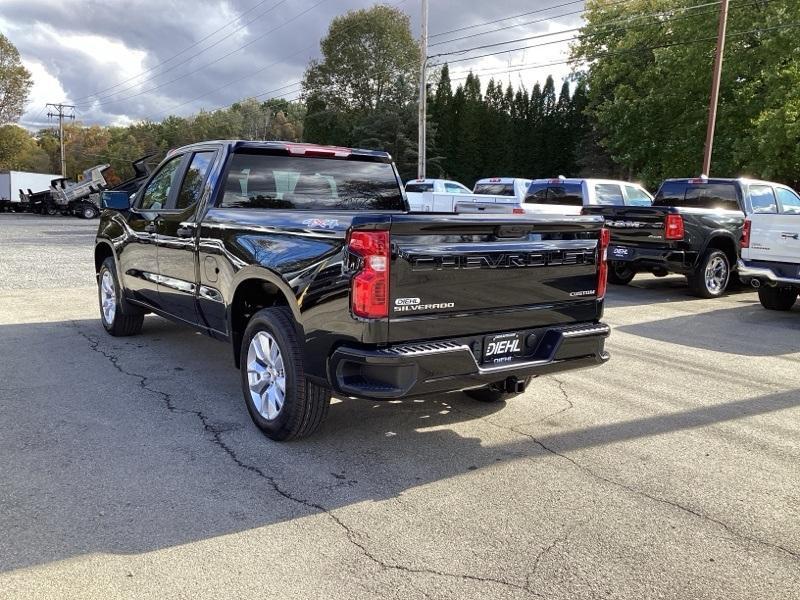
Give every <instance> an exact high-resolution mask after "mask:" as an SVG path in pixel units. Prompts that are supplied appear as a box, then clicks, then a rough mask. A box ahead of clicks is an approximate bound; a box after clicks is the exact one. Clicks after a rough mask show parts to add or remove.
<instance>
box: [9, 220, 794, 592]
mask: <svg viewBox="0 0 800 600" xmlns="http://www.w3.org/2000/svg"><path fill="white" fill-rule="evenodd" d="M96 223H97V221H89V222H87V221H82V220H79V219H73V218H66V217H50V218H42V217H34V216H25V215H0V348H2V354H1V356H2V362H0V457H2V461H1V462H0V531H2V532H3V534H2V535H0V597H2V598H48V599H49V598H199V597H203V598H205V597H208V598H256V597H258V598H274V597H282V598H326V599H331V598H343V599H344V598H346V599H354V598H403V599H406V598H408V599H411V598H457V599H467V598H529V597H537V598H538V597H541V598H564V599H575V598H626V599H628V598H676V599H677V598H680V599H687V598H691V599H698V598H715V599H716V598H724V599H726V600H731V599H736V598H742V599H744V598H747V599H753V598H777V599H790V598H798V597H800V591H798V590H800V476H799V474H800V469H799V468H798V464H800V441H798V440H800V308H799V307H798V306H796V307H795V309H794V310H793V311H791V312H790V313H785V314H783V313H773V312H768V311H765V310H763V309H762V308H761V306H760V305H759V304H758V299H757V297H756V295H755V294H754V293H752V292H750V291H739V292H736V293H733V294H731V295H728V296H727V297H725V298H723V299H720V300H698V299H695V298H692V297H691V296H689V295H688V291H687V289H686V286H685V283H684V280H682V279H681V278H679V277H669V278H664V279H656V278H654V277H650V276H639V277H637V279H636V280H635V281H634V283H633V284H632V285H631V286H630V287H628V288H623V289H620V288H614V289H612V290H611V292H610V294H609V299H608V302H607V310H606V320H607V321H608V322H609V323H610V324H611V325H612V327H613V333H612V337H611V339H610V340H609V344H608V346H607V347H608V349H609V351H610V352H611V353H612V360H611V361H610V362H609V363H608V364H607V365H606V366H604V367H602V368H599V369H593V370H588V371H581V372H574V373H568V374H561V375H558V376H557V377H550V376H548V377H543V378H540V379H537V380H535V381H534V384H533V385H532V386H531V387H530V388H529V389H528V391H527V392H526V393H525V394H524V396H522V397H520V398H517V399H515V400H513V401H511V402H509V403H507V404H506V405H505V406H502V405H482V404H479V403H477V402H475V401H472V400H470V399H469V398H467V397H466V396H464V395H462V394H449V395H443V396H437V397H430V398H424V399H418V400H411V401H403V402H389V403H375V402H367V401H357V400H344V401H339V400H336V401H335V403H334V404H333V406H332V407H331V412H330V416H329V418H328V420H327V421H326V423H325V424H324V426H323V428H322V430H321V431H320V432H319V433H318V434H317V435H316V436H315V437H313V438H311V439H309V440H305V441H301V442H293V443H288V444H275V443H272V442H270V441H269V440H267V439H266V438H265V437H263V436H262V435H261V434H260V433H259V432H258V430H256V428H255V427H254V426H253V425H252V424H251V422H250V419H249V417H248V415H247V412H246V410H245V407H244V403H243V400H242V399H241V395H240V391H239V379H238V373H237V371H236V370H235V369H234V368H233V364H232V359H231V353H230V351H229V348H228V347H227V346H226V345H224V344H221V343H219V342H216V341H213V340H210V339H207V338H205V337H203V336H201V335H199V334H195V333H192V332H191V331H190V330H188V329H185V328H182V327H180V326H178V325H173V324H171V323H169V322H167V321H164V320H161V319H159V318H157V317H152V316H150V317H147V319H146V321H145V327H144V331H143V333H142V335H141V336H138V337H134V338H126V339H114V338H111V337H109V336H107V335H106V334H105V332H104V331H103V329H102V326H101V325H100V322H99V320H98V309H97V307H96V292H95V288H94V278H93V275H94V273H93V264H92V242H93V237H94V228H95V227H96Z"/></svg>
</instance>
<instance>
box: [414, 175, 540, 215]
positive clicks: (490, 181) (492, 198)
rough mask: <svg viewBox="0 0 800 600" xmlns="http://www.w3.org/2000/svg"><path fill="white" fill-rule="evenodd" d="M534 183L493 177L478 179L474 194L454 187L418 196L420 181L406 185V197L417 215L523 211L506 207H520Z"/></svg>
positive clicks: (512, 178)
mask: <svg viewBox="0 0 800 600" xmlns="http://www.w3.org/2000/svg"><path fill="white" fill-rule="evenodd" d="M434 181H435V180H434ZM445 183H448V182H445ZM449 183H454V182H449ZM530 183H531V180H530V179H519V178H514V177H490V178H487V179H480V180H478V182H477V183H475V187H474V189H473V190H472V192H470V191H469V190H467V189H466V188H464V187H463V186H461V188H463V189H454V188H453V187H452V186H450V187H448V188H446V190H445V191H444V192H439V191H437V190H436V189H435V188H434V189H433V190H427V191H424V192H422V193H419V194H416V195H415V193H414V190H416V189H417V187H416V185H415V184H416V181H409V182H408V184H406V196H407V197H408V203H409V204H410V205H411V210H412V211H415V212H449V213H455V212H458V213H484V212H485V213H493V212H498V213H510V212H522V211H521V210H520V211H512V210H510V209H507V208H506V205H509V203H510V204H511V205H516V206H518V205H519V203H520V202H521V201H522V199H523V198H525V193H526V192H527V190H528V186H529V185H530ZM456 185H460V184H456ZM409 186H411V189H412V191H411V193H409ZM465 190H466V191H465Z"/></svg>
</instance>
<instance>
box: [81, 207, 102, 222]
mask: <svg viewBox="0 0 800 600" xmlns="http://www.w3.org/2000/svg"><path fill="white" fill-rule="evenodd" d="M99 214H100V213H99V211H98V210H97V207H95V206H93V205H92V204H84V205H83V206H82V207H81V212H80V217H81V218H82V219H94V218H95V217H96V216H97V215H99Z"/></svg>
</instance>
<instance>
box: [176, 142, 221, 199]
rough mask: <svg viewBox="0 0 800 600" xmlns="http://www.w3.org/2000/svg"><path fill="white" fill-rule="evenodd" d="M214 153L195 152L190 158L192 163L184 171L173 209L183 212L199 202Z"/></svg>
mask: <svg viewBox="0 0 800 600" xmlns="http://www.w3.org/2000/svg"><path fill="white" fill-rule="evenodd" d="M213 158H214V152H197V153H196V154H195V155H194V156H193V157H192V162H191V163H190V164H189V168H188V169H187V170H186V175H185V176H184V178H183V183H182V184H181V189H180V191H179V192H178V198H177V200H176V203H175V208H177V209H179V210H183V209H186V208H189V207H190V206H193V205H194V204H196V203H197V201H198V200H200V195H201V194H202V192H203V182H204V181H205V180H206V175H208V171H209V168H210V167H211V161H212V160H213Z"/></svg>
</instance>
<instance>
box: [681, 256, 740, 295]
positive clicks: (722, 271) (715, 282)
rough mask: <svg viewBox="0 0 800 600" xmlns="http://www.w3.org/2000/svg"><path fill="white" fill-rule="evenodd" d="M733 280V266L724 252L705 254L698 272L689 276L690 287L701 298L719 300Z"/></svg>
mask: <svg viewBox="0 0 800 600" xmlns="http://www.w3.org/2000/svg"><path fill="white" fill-rule="evenodd" d="M730 278H731V264H730V261H729V260H728V257H727V255H726V254H725V253H724V252H723V251H722V250H715V249H713V248H712V249H710V250H708V251H706V253H705V254H703V256H702V258H701V259H700V263H699V264H698V265H697V270H696V271H695V272H694V273H693V274H692V275H689V276H687V279H688V281H689V287H690V288H691V290H692V293H693V294H694V295H695V296H698V297H700V298H719V297H720V296H722V294H724V293H725V290H726V289H727V287H728V282H729V281H730Z"/></svg>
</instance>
